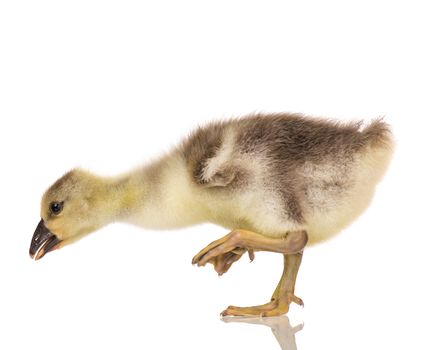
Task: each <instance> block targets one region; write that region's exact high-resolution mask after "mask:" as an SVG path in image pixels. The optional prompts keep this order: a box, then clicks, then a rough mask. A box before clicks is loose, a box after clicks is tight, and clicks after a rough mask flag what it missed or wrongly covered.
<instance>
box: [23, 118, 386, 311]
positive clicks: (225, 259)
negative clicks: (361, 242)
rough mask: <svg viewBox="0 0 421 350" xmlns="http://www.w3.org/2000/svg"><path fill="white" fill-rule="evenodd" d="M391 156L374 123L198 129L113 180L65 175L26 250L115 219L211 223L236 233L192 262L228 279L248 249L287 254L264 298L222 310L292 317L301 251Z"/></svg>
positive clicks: (288, 121)
mask: <svg viewBox="0 0 421 350" xmlns="http://www.w3.org/2000/svg"><path fill="white" fill-rule="evenodd" d="M392 149H393V141H392V137H391V133H390V130H389V127H388V125H387V124H386V123H384V122H383V121H381V120H375V121H373V122H371V123H370V124H369V125H367V126H365V127H363V126H362V123H361V122H356V123H347V124H344V123H339V122H333V121H330V120H323V119H316V118H309V117H305V116H302V115H298V114H271V115H254V116H248V117H244V118H239V119H231V120H227V121H222V122H213V123H210V124H209V125H207V126H205V127H201V128H199V129H197V130H196V131H195V132H193V133H192V134H191V135H190V136H189V137H188V138H186V139H185V140H184V141H183V142H182V143H181V144H180V145H179V146H178V147H176V148H175V149H174V150H173V151H172V152H170V153H169V154H167V155H164V156H163V157H162V158H160V159H158V160H156V161H155V162H153V163H151V164H150V165H147V166H145V167H143V168H140V169H136V170H134V171H133V172H131V173H129V174H125V175H122V176H119V177H110V178H106V177H99V176H96V175H93V174H91V173H88V172H86V171H83V170H72V171H70V172H68V173H67V174H65V175H64V176H63V177H62V178H60V179H59V180H57V181H56V182H55V183H54V184H53V185H52V186H51V187H50V188H49V189H48V190H47V191H46V193H45V194H44V196H43V198H42V201H41V218H42V219H41V221H40V223H39V224H38V227H37V229H36V231H35V233H34V236H33V238H32V242H31V247H30V251H29V252H30V255H31V257H33V258H34V259H36V260H37V259H40V258H41V257H43V256H44V254H46V253H47V252H49V251H51V250H54V249H57V248H60V247H63V246H64V245H67V244H69V243H72V242H74V241H76V240H78V239H80V238H81V237H83V236H84V235H86V234H88V233H91V232H93V231H95V230H98V229H99V228H101V227H103V226H105V225H107V224H109V223H111V222H115V221H125V222H129V223H133V224H137V225H139V226H142V227H147V228H156V229H160V228H161V229H164V228H165V229H166V228H179V227H183V226H187V225H194V224H198V223H201V222H212V223H215V224H218V225H221V226H224V227H226V228H228V229H229V230H231V232H230V233H229V234H227V235H226V236H224V237H222V238H221V239H219V240H217V241H215V242H212V243H211V244H209V245H208V246H207V247H206V248H204V249H202V250H201V251H200V252H199V253H198V254H197V255H196V256H195V257H194V258H193V264H197V265H199V266H204V265H205V264H207V263H211V264H213V265H214V268H215V270H216V271H217V272H218V273H219V274H223V273H225V272H226V271H227V270H228V269H229V268H230V267H231V265H232V264H233V263H234V262H235V261H237V260H238V259H239V258H240V257H241V256H242V255H243V254H244V253H245V252H248V254H249V256H250V259H253V256H254V251H271V252H278V253H282V254H284V271H283V274H282V278H281V280H280V282H279V284H278V286H277V288H276V290H275V292H274V293H273V296H272V299H271V300H270V302H269V303H267V304H264V305H260V306H254V307H245V308H242V307H234V306H230V307H228V309H226V310H225V311H224V312H223V315H242V316H247V315H262V316H275V315H280V314H284V313H286V312H287V311H288V308H289V305H290V303H291V302H295V303H298V304H301V305H302V304H303V302H302V300H301V299H299V298H298V297H296V296H295V295H294V287H295V280H296V277H297V273H298V269H299V267H300V263H301V258H302V254H303V249H304V247H305V246H306V245H311V244H315V243H317V242H321V241H324V240H326V239H328V238H329V237H331V236H333V235H334V234H336V233H338V232H339V231H340V230H342V229H343V228H344V227H345V226H347V225H348V224H349V223H351V222H352V221H353V220H354V219H355V218H356V217H358V216H359V215H360V214H361V213H362V212H363V211H364V210H365V209H366V208H367V207H368V205H369V203H370V200H371V198H372V196H373V194H374V190H375V186H376V184H377V183H378V181H379V180H380V179H381V177H382V176H383V174H384V172H385V170H386V168H387V165H388V163H389V160H390V158H391V154H392Z"/></svg>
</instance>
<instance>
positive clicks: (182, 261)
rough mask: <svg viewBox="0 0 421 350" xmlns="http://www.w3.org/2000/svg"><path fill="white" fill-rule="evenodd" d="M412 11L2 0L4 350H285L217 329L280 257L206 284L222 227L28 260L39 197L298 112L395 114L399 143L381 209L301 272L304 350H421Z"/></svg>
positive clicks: (123, 231)
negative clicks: (226, 124) (246, 122)
mask: <svg viewBox="0 0 421 350" xmlns="http://www.w3.org/2000/svg"><path fill="white" fill-rule="evenodd" d="M418 5H419V4H417V2H416V1H413V2H410V1H352V2H347V3H345V2H341V1H331V2H330V1H308V2H303V1H288V2H286V1H285V2H284V1H254V2H249V1H244V0H242V1H229V0H224V1H209V2H201V1H184V0H177V1H156V0H155V1H149V2H140V1H132V2H130V1H88V0H83V1H66V2H65V1H41V0H40V1H19V0H14V1H7V0H5V1H2V2H1V3H0V50H1V52H0V152H1V158H0V159H1V171H0V176H1V178H0V179H1V181H0V194H1V196H0V213H1V214H0V217H1V225H0V247H1V254H0V281H1V282H0V283H1V284H0V348H1V349H6V348H7V349H23V348H32V349H41V348H43V349H87V348H118V349H166V348H185V349H193V348H194V349H229V348H231V349H234V348H235V349H240V348H241V349H244V350H245V349H252V348H257V349H279V345H278V342H277V340H276V339H275V337H274V336H273V334H272V332H271V331H270V328H268V327H266V326H262V325H251V324H240V323H236V324H225V323H223V322H222V321H220V320H219V316H218V314H219V312H220V311H221V310H223V309H224V308H225V307H226V306H227V305H229V304H234V305H253V304H260V303H264V302H266V301H267V300H268V298H269V297H270V295H271V293H272V291H273V289H274V288H275V286H276V284H277V281H278V279H279V277H280V275H281V271H282V257H281V256H279V255H277V254H271V253H258V254H257V256H256V259H255V261H254V262H253V263H252V264H249V263H248V262H247V261H246V260H247V259H245V258H243V259H242V260H240V261H239V262H238V263H237V264H236V265H234V266H233V267H232V269H231V270H230V271H229V272H228V273H227V274H226V275H224V276H223V277H222V278H218V277H217V275H216V273H215V272H214V271H213V270H212V269H211V267H209V266H207V267H205V268H200V269H199V268H195V267H192V266H191V265H190V261H191V257H192V256H193V255H194V254H195V253H196V252H197V251H198V250H199V249H201V248H202V247H203V246H205V245H206V244H208V243H209V242H210V241H212V240H214V239H216V238H219V236H222V235H223V234H225V233H226V232H225V231H224V230H223V229H221V228H219V227H216V226H211V225H202V226H198V227H192V228H187V229H183V230H179V231H169V232H152V231H148V230H142V229H138V228H135V227H129V226H125V225H120V224H115V225H112V226H109V227H107V228H105V229H102V230H101V231H100V232H97V233H95V234H93V235H91V236H89V237H87V238H85V239H84V240H82V241H80V242H78V243H77V244H75V245H72V246H69V247H66V248H64V249H62V250H60V251H58V252H53V253H50V254H48V255H47V256H46V257H45V258H43V259H42V260H40V261H38V262H34V261H32V260H30V258H29V256H28V249H29V243H30V239H31V236H32V233H33V231H34V229H35V226H36V224H37V223H38V221H39V201H40V198H41V195H42V193H43V191H44V190H45V189H46V188H47V187H48V186H49V185H50V184H51V183H52V182H53V181H54V180H55V179H56V178H58V177H59V176H61V175H62V174H63V173H64V172H65V171H67V170H68V169H70V168H72V167H75V166H82V167H85V168H88V169H90V170H92V171H95V172H98V173H100V174H117V173H119V172H122V171H126V170H128V169H130V168H131V167H133V166H136V165H139V164H141V163H142V162H144V161H147V160H149V159H151V158H152V157H153V156H155V155H157V154H159V153H160V152H162V151H165V150H167V149H169V148H170V147H171V146H172V145H173V144H175V143H176V142H177V140H179V139H180V137H182V136H184V135H186V134H187V133H188V132H189V130H191V129H192V128H194V127H195V126H196V125H198V124H202V123H204V122H205V121H208V120H212V119H215V118H226V117H231V116H238V115H243V114H247V113H250V112H260V111H264V112H280V111H294V112H304V113H308V114H313V115H319V116H326V117H332V118H338V119H346V120H349V119H361V118H363V119H370V118H374V117H377V116H379V115H384V116H386V120H387V121H389V122H390V123H391V124H392V126H393V129H394V133H395V136H396V139H397V141H398V147H397V151H396V153H395V158H394V160H393V163H392V165H391V168H390V170H389V172H388V174H387V176H386V177H385V179H384V181H383V182H382V183H381V184H380V185H379V187H378V191H377V196H376V198H375V200H374V201H373V203H372V206H371V207H370V209H369V210H368V211H367V212H366V213H365V214H364V215H363V216H362V217H361V218H360V219H359V220H358V221H357V222H355V223H354V224H353V225H352V226H351V227H349V228H348V229H347V230H345V231H344V232H343V233H342V234H341V235H339V236H338V237H337V238H335V239H333V240H331V241H329V242H327V243H325V244H323V245H319V246H316V247H314V248H310V249H308V250H306V252H305V254H304V259H303V264H302V268H301V270H300V273H299V276H298V282H297V288H296V292H297V295H298V296H300V297H302V298H303V299H304V301H305V304H306V306H305V308H304V309H301V308H298V307H295V306H294V307H293V308H292V309H291V311H290V314H289V317H290V321H291V324H292V326H294V325H296V324H300V323H305V326H304V328H303V329H302V330H301V331H299V332H298V333H296V343H297V347H298V349H300V350H305V349H338V348H341V349H374V348H375V349H397V348H402V349H417V348H418V349H419V348H420V345H421V341H420V339H419V326H418V323H419V321H418V317H419V313H420V311H421V307H420V294H421V288H420V286H419V280H420V266H421V264H420V263H421V259H420V254H419V243H420V228H419V226H418V222H419V219H418V217H419V215H421V214H420V212H419V210H420V205H419V200H420V198H419V197H420V195H421V191H420V183H419V181H420V179H421V176H420V175H421V174H420V171H419V170H418V162H419V159H420V157H419V152H420V150H421V141H420V136H419V134H420V125H421V122H420V119H419V118H420V111H421V108H420V92H421V88H420V81H421V71H420V66H421V63H420V62H421V54H420V52H419V48H420V34H419V33H421V24H420V23H421V22H420V10H419V9H418V7H417V6H418ZM282 322H283V321H282ZM278 327H279V328H280V331H281V332H283V331H284V332H286V328H285V327H284V328H283V327H282V324H281V323H280V324H278ZM281 341H282V339H281ZM288 348H290V347H287V346H285V347H284V350H285V349H288Z"/></svg>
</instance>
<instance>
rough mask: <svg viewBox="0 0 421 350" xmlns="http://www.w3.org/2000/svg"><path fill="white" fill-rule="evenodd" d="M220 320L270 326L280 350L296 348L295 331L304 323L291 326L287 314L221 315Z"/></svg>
mask: <svg viewBox="0 0 421 350" xmlns="http://www.w3.org/2000/svg"><path fill="white" fill-rule="evenodd" d="M222 321H224V322H226V323H230V322H243V323H250V324H260V325H264V326H268V327H270V328H271V330H272V333H273V335H274V336H275V338H276V340H277V341H278V343H279V345H280V346H281V349H282V350H297V344H296V342H295V333H297V332H299V331H301V330H302V329H303V327H304V323H300V324H298V325H296V326H294V327H292V326H291V323H290V322H289V318H288V317H287V316H279V317H230V316H227V317H222Z"/></svg>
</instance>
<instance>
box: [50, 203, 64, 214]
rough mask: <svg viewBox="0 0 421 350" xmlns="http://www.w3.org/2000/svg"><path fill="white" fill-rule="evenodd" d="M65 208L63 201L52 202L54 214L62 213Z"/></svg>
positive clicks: (51, 207) (51, 206) (51, 208)
mask: <svg viewBox="0 0 421 350" xmlns="http://www.w3.org/2000/svg"><path fill="white" fill-rule="evenodd" d="M62 209H63V202H61V203H59V202H53V203H51V204H50V210H51V212H52V213H53V214H55V215H57V214H58V213H60V212H61V211H62Z"/></svg>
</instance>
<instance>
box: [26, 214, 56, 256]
mask: <svg viewBox="0 0 421 350" xmlns="http://www.w3.org/2000/svg"><path fill="white" fill-rule="evenodd" d="M59 243H60V240H59V239H58V238H57V236H56V235H55V234H53V233H51V232H50V230H49V229H48V228H47V227H46V226H45V224H44V220H42V219H41V221H40V222H39V224H38V226H37V228H36V229H35V232H34V235H33V236H32V241H31V247H30V248H29V256H30V257H31V258H32V259H34V260H38V259H41V258H42V257H43V256H44V255H45V254H47V253H48V252H50V251H52V250H54V249H55V248H57V246H58V244H59Z"/></svg>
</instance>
